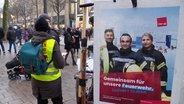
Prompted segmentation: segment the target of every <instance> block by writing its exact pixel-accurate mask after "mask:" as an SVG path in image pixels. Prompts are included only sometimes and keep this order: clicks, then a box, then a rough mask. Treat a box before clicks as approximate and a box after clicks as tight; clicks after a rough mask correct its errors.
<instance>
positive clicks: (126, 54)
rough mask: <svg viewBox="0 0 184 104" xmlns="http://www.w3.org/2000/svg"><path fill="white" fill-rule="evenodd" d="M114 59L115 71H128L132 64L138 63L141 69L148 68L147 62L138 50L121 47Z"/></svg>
mask: <svg viewBox="0 0 184 104" xmlns="http://www.w3.org/2000/svg"><path fill="white" fill-rule="evenodd" d="M113 61H114V62H115V66H114V68H113V69H114V71H115V72H126V71H127V69H128V67H129V66H130V65H133V64H136V65H138V66H139V67H140V69H141V70H147V69H148V67H147V63H146V61H145V60H144V58H143V57H142V56H141V55H139V54H137V53H136V52H134V51H132V50H131V47H130V48H129V49H122V48H121V49H120V52H119V54H117V55H116V56H115V57H114V58H113Z"/></svg>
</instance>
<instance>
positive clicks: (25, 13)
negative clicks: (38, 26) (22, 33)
mask: <svg viewBox="0 0 184 104" xmlns="http://www.w3.org/2000/svg"><path fill="white" fill-rule="evenodd" d="M26 15H27V10H26V0H24V23H25V28H26V27H27V25H26V24H27V20H26Z"/></svg>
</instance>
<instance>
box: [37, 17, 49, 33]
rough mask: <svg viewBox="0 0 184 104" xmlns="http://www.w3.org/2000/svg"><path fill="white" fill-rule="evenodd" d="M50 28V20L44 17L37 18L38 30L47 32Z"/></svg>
mask: <svg viewBox="0 0 184 104" xmlns="http://www.w3.org/2000/svg"><path fill="white" fill-rule="evenodd" d="M49 29H50V28H49V25H48V22H47V21H46V20H45V19H44V18H43V17H40V18H38V19H37V21H36V23H35V30H36V31H44V32H47V31H48V30H49Z"/></svg>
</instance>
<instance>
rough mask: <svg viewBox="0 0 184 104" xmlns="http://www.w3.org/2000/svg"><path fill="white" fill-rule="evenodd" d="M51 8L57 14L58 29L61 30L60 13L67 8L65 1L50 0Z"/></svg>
mask: <svg viewBox="0 0 184 104" xmlns="http://www.w3.org/2000/svg"><path fill="white" fill-rule="evenodd" d="M49 3H50V5H51V7H52V8H53V10H54V12H55V13H56V14H57V27H58V29H60V26H59V25H60V18H59V17H60V13H61V11H62V10H64V8H65V0H49Z"/></svg>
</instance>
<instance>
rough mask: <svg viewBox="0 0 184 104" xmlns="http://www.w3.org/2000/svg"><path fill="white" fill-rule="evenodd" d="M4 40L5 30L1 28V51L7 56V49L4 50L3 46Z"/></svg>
mask: <svg viewBox="0 0 184 104" xmlns="http://www.w3.org/2000/svg"><path fill="white" fill-rule="evenodd" d="M3 38H4V32H3V28H2V27H0V45H1V49H2V52H3V54H5V49H4V45H3Z"/></svg>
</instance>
